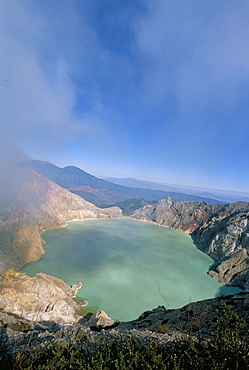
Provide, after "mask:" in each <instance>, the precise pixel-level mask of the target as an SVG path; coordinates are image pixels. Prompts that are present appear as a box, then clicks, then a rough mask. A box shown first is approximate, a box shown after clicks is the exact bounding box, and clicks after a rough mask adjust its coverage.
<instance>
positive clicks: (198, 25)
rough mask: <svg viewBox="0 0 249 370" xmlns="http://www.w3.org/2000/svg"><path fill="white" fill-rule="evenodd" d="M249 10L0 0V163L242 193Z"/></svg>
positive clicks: (246, 178) (142, 1)
mask: <svg viewBox="0 0 249 370" xmlns="http://www.w3.org/2000/svg"><path fill="white" fill-rule="evenodd" d="M248 17H249V3H248V2H247V1H245V0H241V1H240V2H239V4H238V3H236V2H234V1H232V0H227V1H226V2H221V1H218V0H209V1H207V0H203V1H202V2H199V1H197V0H188V1H184V2H182V1H179V2H172V1H169V0H165V1H163V0H159V1H157V2H152V1H149V0H127V1H122V0H96V1H94V2H93V1H91V0H84V1H70V2H69V1H66V0H60V1H59V0H44V1H34V0H22V1H19V0H12V1H8V0H2V1H1V3H0V47H1V51H2V53H1V65H0V92H1V109H0V117H1V118H0V119H1V127H0V171H1V172H2V173H4V171H6V168H7V167H8V163H10V162H11V161H12V162H15V161H16V160H18V159H19V160H20V159H22V158H23V159H25V158H34V159H40V160H45V161H49V162H52V163H54V164H56V165H58V166H60V167H65V166H67V165H75V166H77V167H79V168H81V169H83V170H84V171H86V172H88V173H91V174H93V175H94V176H97V177H121V178H122V177H131V178H136V179H139V180H144V181H151V182H155V183H164V184H172V185H173V184H175V185H178V186H179V185H183V186H191V187H197V188H205V189H214V190H217V189H218V190H226V191H234V192H236V193H243V194H248V183H249V171H248V169H247V165H246V163H247V161H248V158H249V145H248V138H249V125H248V117H249V106H248V97H249V86H248V84H247V80H248V77H249V51H248V43H249V22H248ZM6 164H7V166H6ZM0 186H1V184H0Z"/></svg>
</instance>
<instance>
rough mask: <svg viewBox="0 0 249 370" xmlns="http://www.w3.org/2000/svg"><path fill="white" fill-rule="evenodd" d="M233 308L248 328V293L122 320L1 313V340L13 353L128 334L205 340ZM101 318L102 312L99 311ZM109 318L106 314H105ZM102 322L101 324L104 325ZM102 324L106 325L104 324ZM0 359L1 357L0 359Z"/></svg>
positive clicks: (92, 343)
mask: <svg viewBox="0 0 249 370" xmlns="http://www.w3.org/2000/svg"><path fill="white" fill-rule="evenodd" d="M225 305H226V306H228V307H230V308H232V309H233V310H234V311H235V312H236V313H237V314H238V316H239V317H240V318H242V319H243V320H244V325H243V330H244V331H245V332H246V331H248V329H249V311H248V307H249V293H239V294H237V295H233V296H226V297H219V298H213V299H208V300H204V301H200V302H195V303H190V304H188V305H186V306H184V307H182V308H179V309H171V310H167V309H165V307H163V306H159V307H158V308H155V309H154V310H152V311H147V312H144V313H143V314H142V315H141V316H140V317H139V318H138V319H137V320H133V321H130V322H122V323H119V324H118V323H116V324H115V323H113V322H111V321H107V322H106V323H107V325H105V324H104V321H103V320H102V319H101V320H100V321H95V319H96V315H95V316H91V315H90V314H89V315H87V316H86V317H82V318H80V319H79V320H78V322H76V323H74V324H70V325H63V324H59V323H55V322H53V321H47V322H44V321H43V322H39V321H30V320H24V319H20V318H16V317H13V316H12V315H8V314H6V313H0V343H1V346H2V349H3V350H4V351H2V352H4V353H6V354H8V355H13V354H14V353H16V351H17V350H20V349H24V350H29V349H31V348H36V349H38V348H40V349H45V348H51V347H53V346H55V345H56V344H61V345H70V346H75V347H76V348H82V346H83V344H84V345H87V346H89V349H97V348H98V344H99V343H100V342H101V341H102V343H103V341H105V342H106V341H123V340H125V339H127V338H130V337H136V338H139V339H142V341H144V342H145V343H146V342H148V341H151V340H152V339H153V340H156V341H157V342H158V344H160V345H163V346H171V345H172V344H173V343H174V342H175V340H176V339H178V338H181V337H182V336H186V335H187V336H189V335H191V336H193V337H197V336H201V338H202V339H203V340H208V339H209V338H210V336H212V335H213V334H214V332H215V330H216V327H217V320H218V317H219V316H220V314H221V313H222V311H223V310H224V307H225ZM98 315H99V317H102V318H104V317H105V314H103V313H99V314H98ZM107 320H109V318H107ZM103 324H104V325H103ZM103 326H105V328H103ZM0 360H1V359H0Z"/></svg>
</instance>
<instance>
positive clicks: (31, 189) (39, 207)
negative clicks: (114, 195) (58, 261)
mask: <svg viewBox="0 0 249 370" xmlns="http://www.w3.org/2000/svg"><path fill="white" fill-rule="evenodd" d="M18 171H19V184H18V189H17V191H16V192H15V194H13V197H12V199H11V201H9V200H8V201H2V203H1V207H0V257H1V258H2V259H3V261H4V262H6V263H9V264H10V265H11V266H12V267H18V268H21V267H22V266H23V265H24V264H26V263H28V262H31V261H35V260H37V259H39V258H40V257H41V255H42V254H43V253H44V249H43V248H42V238H41V236H40V234H41V233H42V232H43V231H45V230H48V229H52V228H57V227H62V226H64V225H65V224H66V222H67V221H71V220H84V219H97V218H112V217H121V215H122V212H121V210H120V209H119V208H118V207H112V208H108V209H100V208H97V207H96V206H95V205H93V204H91V203H89V202H87V201H85V200H84V199H82V198H81V197H79V196H77V195H76V194H72V193H70V192H69V191H67V190H66V189H63V188H61V187H60V186H59V185H56V184H55V183H53V182H52V181H50V180H48V179H46V178H45V177H43V176H41V175H39V174H38V173H36V172H35V171H33V170H31V169H28V168H25V169H19V170H18Z"/></svg>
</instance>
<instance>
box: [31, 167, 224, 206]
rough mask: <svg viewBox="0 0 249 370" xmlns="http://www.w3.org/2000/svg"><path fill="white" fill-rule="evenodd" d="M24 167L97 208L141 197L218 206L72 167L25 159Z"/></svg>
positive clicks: (188, 196) (207, 199)
mask: <svg viewBox="0 0 249 370" xmlns="http://www.w3.org/2000/svg"><path fill="white" fill-rule="evenodd" d="M24 164H25V165H26V166H28V167H30V168H32V169H34V170H35V171H36V172H38V173H40V174H41V175H43V176H45V177H47V178H48V179H50V180H51V181H53V182H55V183H56V184H58V185H60V186H62V187H64V188H66V189H67V190H69V191H71V192H73V193H75V194H78V195H79V196H81V197H82V198H84V199H86V200H87V201H89V202H91V203H93V204H95V205H96V206H98V207H108V206H111V205H114V204H116V203H118V202H123V201H125V200H127V199H130V198H143V199H146V200H155V201H156V200H160V199H163V198H166V197H171V198H173V199H175V200H176V201H178V202H181V201H187V200H195V201H204V202H206V203H208V204H214V203H217V200H215V199H211V198H206V197H198V196H195V195H190V194H184V193H180V192H172V191H164V190H157V189H156V190H153V189H146V188H141V187H140V188H137V187H136V188H135V187H128V186H123V185H119V184H114V183H112V182H110V181H106V180H103V179H99V178H97V177H95V176H93V175H90V174H89V173H87V172H85V171H83V170H81V169H80V168H78V167H75V166H67V167H64V168H60V167H57V166H55V165H54V164H52V163H50V162H44V161H39V160H28V161H25V162H24Z"/></svg>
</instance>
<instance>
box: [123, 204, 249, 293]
mask: <svg viewBox="0 0 249 370" xmlns="http://www.w3.org/2000/svg"><path fill="white" fill-rule="evenodd" d="M130 217H132V218H135V219H138V220H146V221H151V222H155V223H156V224H158V225H162V226H167V227H171V228H173V229H176V230H179V231H183V232H186V233H189V234H191V235H192V236H193V239H194V241H195V242H196V243H197V244H198V245H200V246H202V248H203V250H204V252H205V253H207V254H209V255H210V256H211V257H212V258H214V259H215V261H216V263H215V265H214V266H212V268H211V270H210V272H209V274H210V275H211V276H213V277H217V278H219V279H220V280H221V281H223V282H225V283H227V284H231V285H234V286H238V287H240V288H242V289H245V290H249V257H248V255H249V203H246V202H236V203H230V204H214V205H207V204H206V203H204V202H194V201H192V202H191V201H189V202H175V201H174V200H173V199H171V198H166V199H162V200H160V201H159V202H157V203H156V204H154V205H146V206H145V207H142V208H140V209H138V210H136V211H135V212H133V213H132V214H131V216H130Z"/></svg>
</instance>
